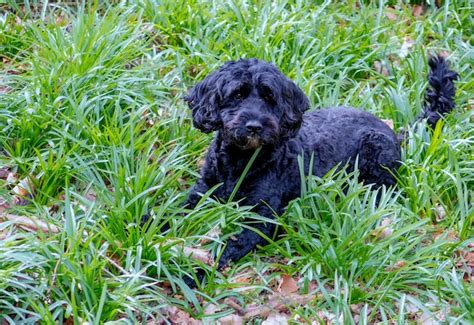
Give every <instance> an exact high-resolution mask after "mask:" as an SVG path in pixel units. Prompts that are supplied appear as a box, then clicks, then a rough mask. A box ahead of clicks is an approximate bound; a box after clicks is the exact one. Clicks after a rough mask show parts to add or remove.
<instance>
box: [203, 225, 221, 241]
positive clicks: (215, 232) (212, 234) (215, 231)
mask: <svg viewBox="0 0 474 325" xmlns="http://www.w3.org/2000/svg"><path fill="white" fill-rule="evenodd" d="M221 234H222V232H221V229H220V228H219V227H214V228H212V229H211V230H210V231H209V232H208V233H207V234H206V236H204V237H202V238H201V240H200V241H199V243H200V244H201V245H205V244H208V243H210V242H212V241H213V240H214V239H217V238H219V236H220V235H221Z"/></svg>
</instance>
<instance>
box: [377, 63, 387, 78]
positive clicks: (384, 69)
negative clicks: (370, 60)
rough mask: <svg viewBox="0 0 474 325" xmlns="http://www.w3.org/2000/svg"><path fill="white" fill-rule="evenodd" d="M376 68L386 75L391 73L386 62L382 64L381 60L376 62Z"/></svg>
mask: <svg viewBox="0 0 474 325" xmlns="http://www.w3.org/2000/svg"><path fill="white" fill-rule="evenodd" d="M374 70H375V71H377V72H378V73H380V74H381V75H383V76H385V77H388V76H389V75H390V73H389V71H388V69H387V67H386V66H385V65H384V64H382V63H381V62H380V61H375V62H374Z"/></svg>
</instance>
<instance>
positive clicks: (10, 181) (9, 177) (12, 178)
mask: <svg viewBox="0 0 474 325" xmlns="http://www.w3.org/2000/svg"><path fill="white" fill-rule="evenodd" d="M6 181H7V184H16V182H18V175H17V174H15V173H8V175H7V178H6Z"/></svg>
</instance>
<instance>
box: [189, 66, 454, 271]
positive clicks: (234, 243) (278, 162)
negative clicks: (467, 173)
mask: <svg viewBox="0 0 474 325" xmlns="http://www.w3.org/2000/svg"><path fill="white" fill-rule="evenodd" d="M430 67H431V73H430V75H429V82H430V85H431V88H432V90H430V91H429V92H428V94H427V105H426V107H425V112H424V115H423V116H424V117H426V118H428V122H429V124H430V125H434V124H436V121H437V120H438V119H439V117H440V115H443V114H446V113H448V112H449V111H450V110H452V108H453V107H454V103H453V96H454V85H453V80H454V79H455V77H456V73H454V72H452V71H450V70H449V69H448V66H447V63H446V62H445V61H444V59H442V58H440V57H437V58H433V59H431V60H430ZM186 100H187V102H188V104H189V107H190V108H191V110H192V115H193V122H194V125H195V126H196V127H197V128H199V129H200V130H202V131H203V132H211V131H217V132H216V135H215V138H214V141H213V142H212V144H211V146H210V148H209V150H208V153H207V157H206V162H205V165H204V167H203V169H202V171H201V177H200V179H199V180H198V181H197V183H196V185H195V186H194V187H193V188H192V190H191V191H190V193H189V197H188V199H187V202H186V204H187V206H188V207H189V208H193V207H194V206H195V205H196V204H197V202H198V201H199V199H200V195H201V194H202V193H205V192H207V191H208V190H209V189H210V188H211V187H213V186H215V185H216V184H222V185H221V186H220V187H218V188H217V190H216V191H215V192H214V195H215V196H216V197H218V198H220V199H223V200H227V199H228V198H229V196H230V194H231V193H232V191H233V189H234V187H235V185H236V183H237V181H238V179H239V177H240V176H241V174H242V172H243V170H244V168H245V166H246V165H247V163H248V161H249V159H250V157H251V156H252V155H253V153H254V152H255V149H256V148H257V147H261V151H260V153H259V155H258V156H257V158H256V160H255V162H254V163H253V165H252V167H251V169H250V171H249V173H248V174H247V175H246V177H245V179H244V181H243V183H242V184H241V186H240V188H239V189H238V192H237V196H236V197H235V199H236V200H240V201H242V202H243V203H244V204H246V205H251V206H254V207H255V208H254V210H255V212H257V213H259V214H260V215H262V216H265V217H267V218H273V217H274V214H275V213H276V214H281V213H282V212H283V211H284V209H285V207H286V206H287V205H288V203H289V201H290V200H293V199H295V198H297V197H298V196H299V195H300V181H301V179H300V172H299V167H298V161H297V159H298V155H302V156H303V157H304V162H305V169H306V171H308V170H309V169H310V168H311V169H312V171H313V173H314V174H315V175H317V176H323V175H324V174H325V173H327V172H328V171H329V170H330V169H331V168H333V167H334V166H336V165H338V164H346V163H347V164H348V168H349V170H351V169H353V168H354V166H355V162H356V159H357V158H358V167H359V169H360V178H361V180H362V181H364V182H366V183H373V184H376V185H377V186H382V185H387V186H390V185H394V184H395V179H394V177H393V176H392V173H391V171H394V170H396V169H397V168H398V166H399V161H400V144H399V142H398V140H397V137H396V135H395V134H394V132H393V131H392V130H391V129H390V128H389V127H388V126H387V125H386V124H385V123H384V122H382V121H381V120H380V119H378V118H377V117H375V116H374V115H372V114H370V113H368V112H364V111H361V110H356V109H353V108H344V107H339V108H329V109H320V110H316V111H313V112H309V113H306V114H304V112H305V111H306V110H308V109H309V101H308V99H307V97H306V96H305V94H304V93H303V91H301V90H300V89H299V88H298V87H297V86H296V85H295V84H294V83H293V82H292V81H291V80H290V79H288V78H286V77H285V76H284V75H283V74H282V73H281V72H280V71H279V70H278V69H277V68H276V67H275V66H273V65H272V64H270V63H266V62H263V61H259V60H256V59H250V60H240V61H236V62H229V63H226V64H225V65H224V66H223V67H221V68H220V69H218V70H217V71H215V72H213V73H211V74H210V75H208V76H207V77H206V78H205V79H204V80H203V81H201V82H200V83H198V84H197V85H196V86H195V87H194V88H192V89H191V91H190V92H189V94H188V96H187V97H186ZM311 156H313V157H314V158H313V165H312V166H309V162H310V161H311ZM252 226H253V227H254V228H257V229H258V230H259V231H260V232H261V233H263V234H264V235H266V236H268V237H271V236H272V234H273V232H274V231H275V226H274V225H272V224H264V223H261V224H256V225H255V224H253V225H252ZM265 242H266V241H265V240H264V239H263V238H262V237H261V236H259V235H258V234H257V233H256V232H253V231H251V230H249V229H245V230H243V231H242V233H240V234H239V235H238V236H237V238H236V240H231V241H228V242H227V246H226V248H225V250H224V252H223V254H222V256H221V258H220V260H219V265H218V267H219V268H222V267H223V266H225V265H226V264H227V263H228V262H229V261H231V260H238V259H240V258H241V257H243V256H244V255H246V254H247V253H248V252H250V251H251V250H252V249H254V248H255V247H256V245H259V244H265Z"/></svg>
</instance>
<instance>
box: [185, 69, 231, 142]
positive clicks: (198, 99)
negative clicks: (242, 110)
mask: <svg viewBox="0 0 474 325" xmlns="http://www.w3.org/2000/svg"><path fill="white" fill-rule="evenodd" d="M221 72H222V68H221V69H219V70H218V71H215V72H213V73H211V74H209V75H208V76H207V77H206V78H204V80H202V81H201V82H199V83H198V84H197V85H196V86H194V87H193V88H192V89H191V90H190V91H189V93H188V94H187V95H186V96H185V97H184V100H185V101H186V102H187V103H188V106H189V108H190V109H191V110H192V115H193V125H194V126H195V127H196V128H198V129H199V130H201V131H202V132H204V133H209V132H212V131H216V130H218V129H220V128H221V126H222V120H221V117H220V114H219V109H218V102H219V96H220V94H221V89H220V87H221V86H220V78H219V75H220V74H221Z"/></svg>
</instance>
